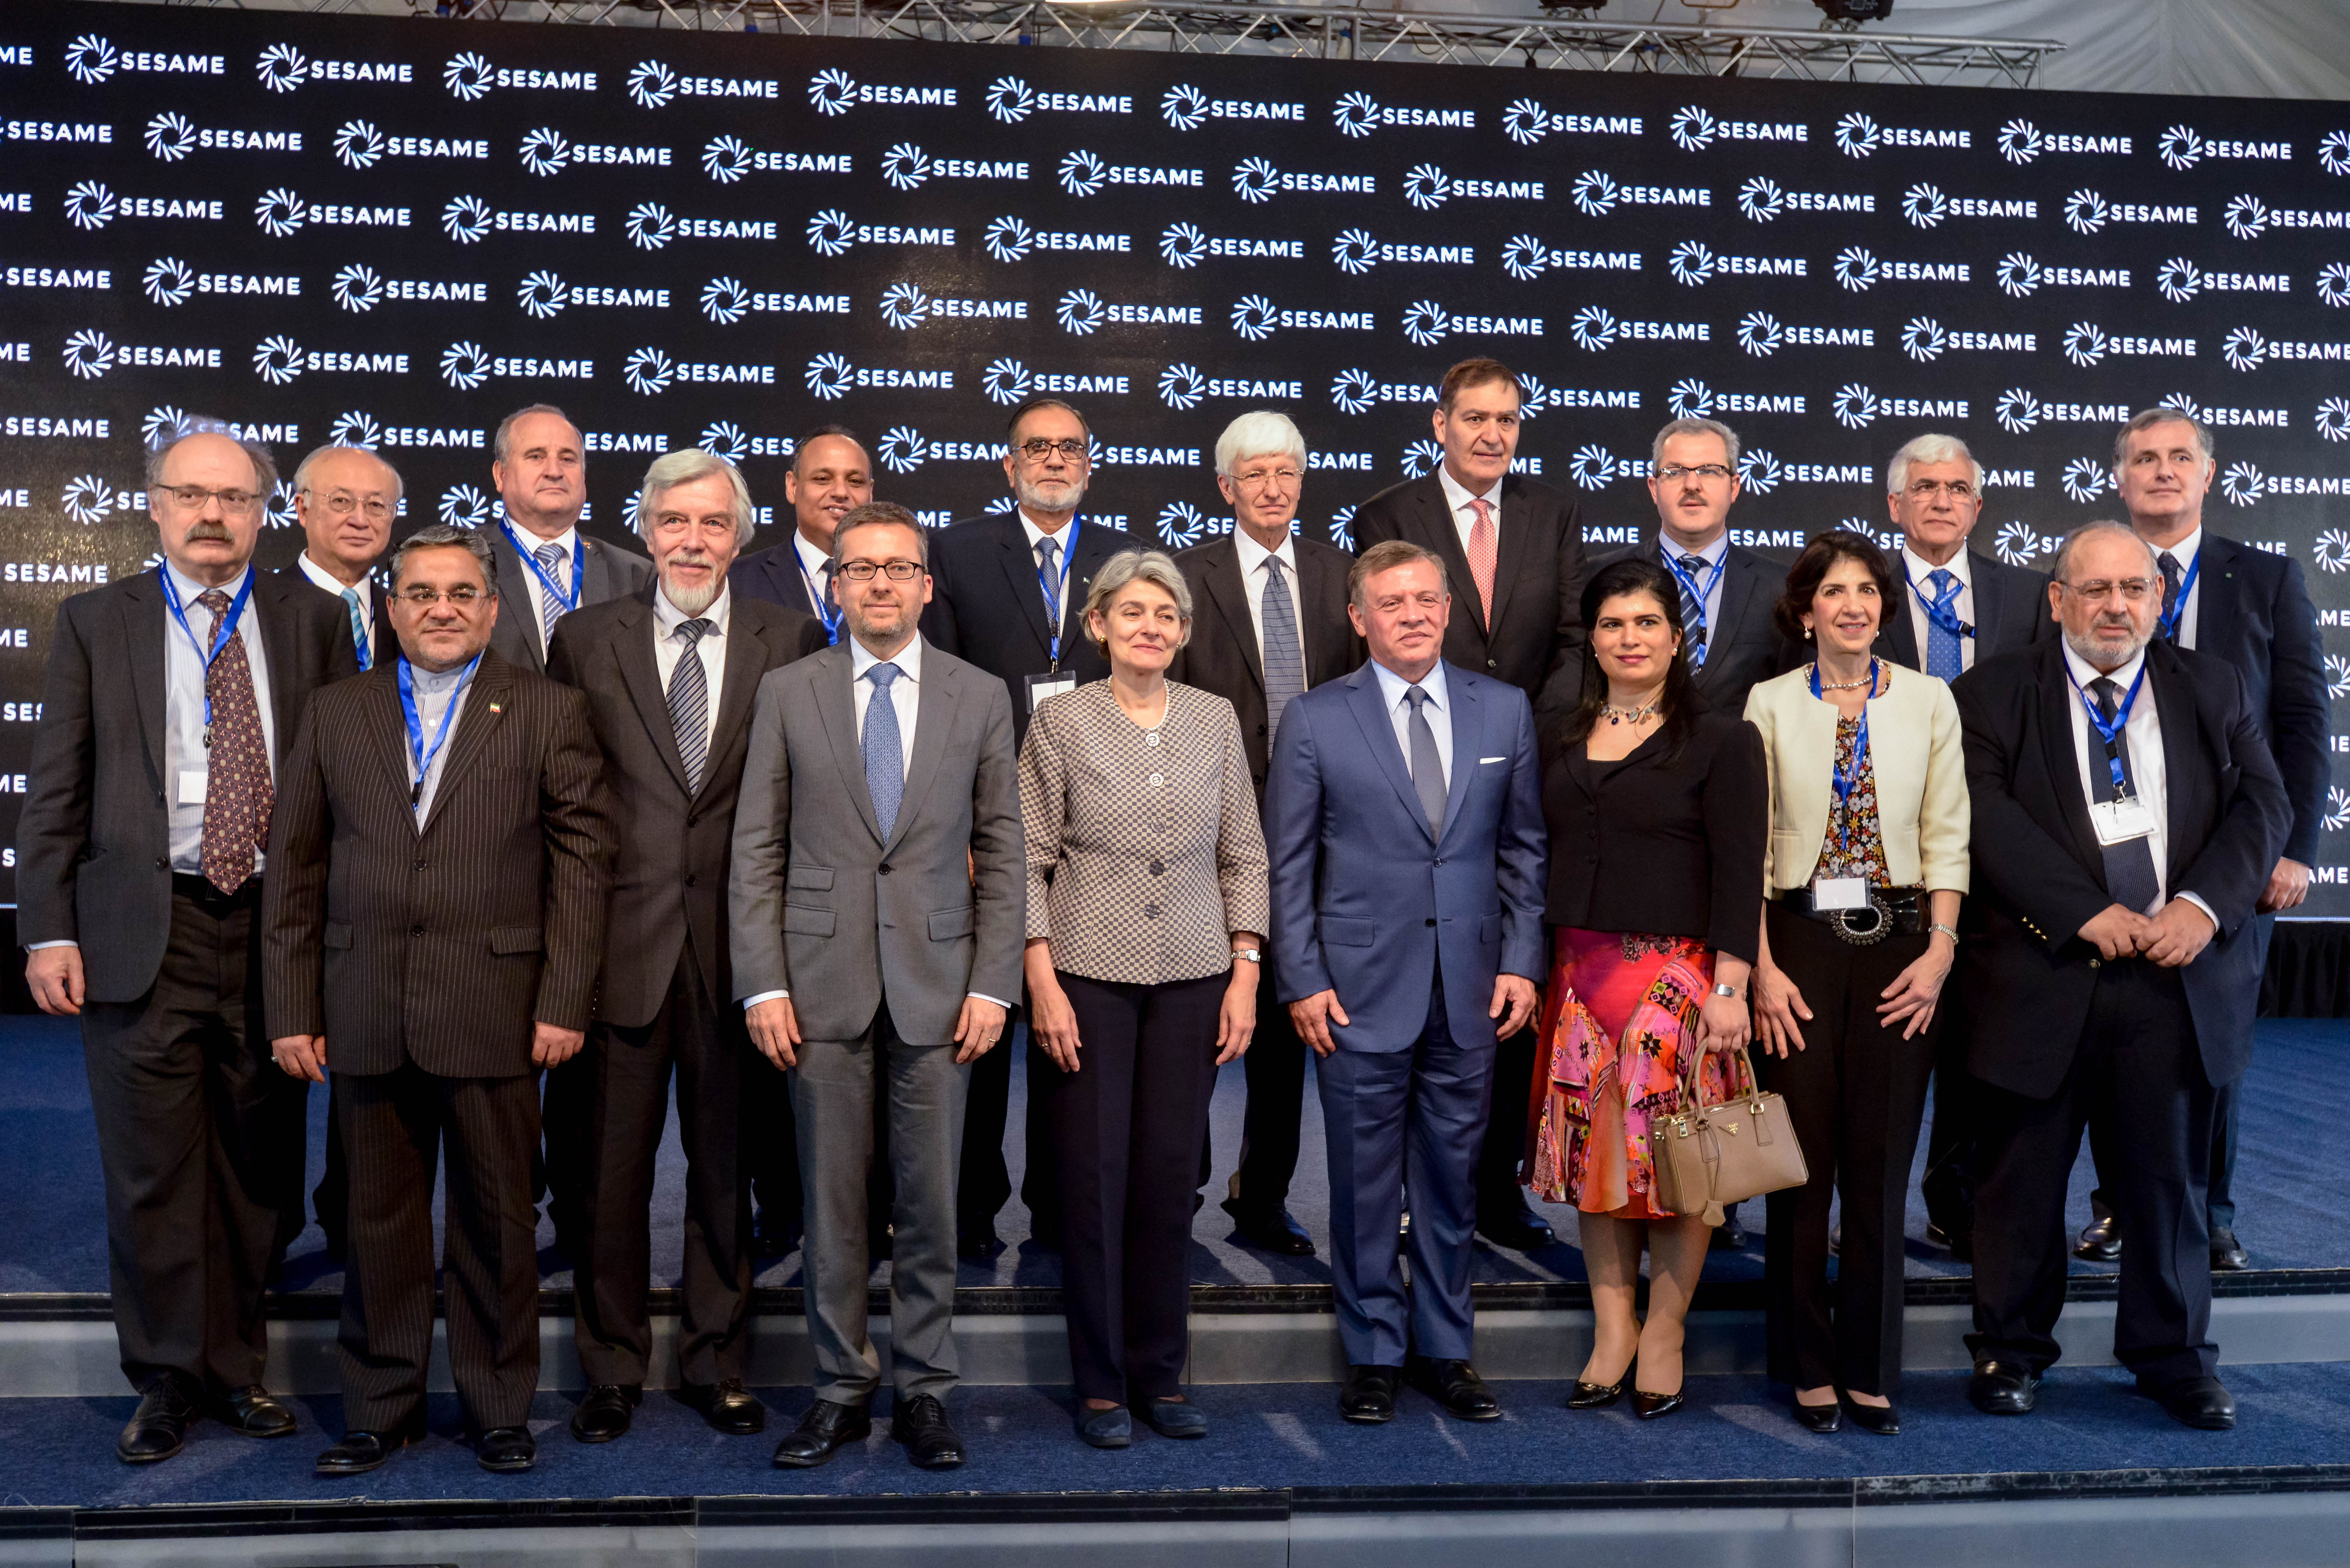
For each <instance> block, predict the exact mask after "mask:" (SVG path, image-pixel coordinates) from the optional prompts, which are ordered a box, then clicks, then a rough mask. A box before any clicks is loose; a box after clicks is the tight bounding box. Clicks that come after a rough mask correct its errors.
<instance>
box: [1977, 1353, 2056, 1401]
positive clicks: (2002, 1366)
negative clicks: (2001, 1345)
mask: <svg viewBox="0 0 2350 1568" xmlns="http://www.w3.org/2000/svg"><path fill="white" fill-rule="evenodd" d="M2039 1394H2040V1376H2039V1374H2038V1373H2035V1372H2033V1370H2032V1369H2031V1368H2030V1367H2028V1366H2024V1365H2023V1363H2022V1362H2020V1361H2001V1360H1999V1359H1997V1358H1996V1357H1994V1358H1992V1359H1991V1360H1989V1361H1978V1362H1976V1363H1975V1375H1974V1376H1972V1377H1970V1378H1968V1379H1967V1403H1968V1404H1970V1405H1972V1406H1973V1407H1975V1408H1976V1409H1978V1410H1981V1412H1982V1413H1983V1414H1984V1415H1986V1416H2029V1415H2030V1414H2032V1407H2033V1402H2034V1401H2035V1400H2036V1399H2037V1398H2038V1397H2039Z"/></svg>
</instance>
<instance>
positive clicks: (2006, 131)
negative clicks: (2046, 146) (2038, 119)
mask: <svg viewBox="0 0 2350 1568" xmlns="http://www.w3.org/2000/svg"><path fill="white" fill-rule="evenodd" d="M2040 147H2041V139H2040V128H2039V127H2038V126H2036V125H2034V124H2033V123H2032V122H2031V121H2030V120H2028V119H2011V120H2009V121H2008V122H2007V123H2006V124H2005V125H2002V126H2001V127H2000V128H1999V155H2000V156H2001V157H2002V158H2004V159H2006V160H2007V161H2009V162H2010V163H2019V164H2021V163H2029V162H2031V161H2033V159H2035V158H2037V157H2039V156H2040Z"/></svg>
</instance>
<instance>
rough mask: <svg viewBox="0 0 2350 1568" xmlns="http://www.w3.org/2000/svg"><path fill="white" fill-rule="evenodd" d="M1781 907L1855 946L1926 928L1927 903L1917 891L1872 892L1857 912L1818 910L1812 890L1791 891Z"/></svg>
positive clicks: (1913, 889) (1889, 890)
mask: <svg viewBox="0 0 2350 1568" xmlns="http://www.w3.org/2000/svg"><path fill="white" fill-rule="evenodd" d="M1779 907H1780V908H1781V909H1785V910H1786V911H1787V912H1788V913H1789V914H1791V915H1801V916H1803V917H1804V918H1805V919H1813V920H1817V921H1819V922H1820V923H1821V924H1822V925H1825V926H1826V927H1828V928H1829V929H1832V930H1834V931H1835V934H1836V935H1837V936H1839V937H1842V938H1843V939H1844V940H1846V941H1848V942H1850V943H1852V944H1853V945H1854V946H1855V947H1866V946H1868V945H1869V944H1870V943H1871V942H1881V941H1883V940H1885V939H1886V938H1887V937H1895V936H1900V937H1908V936H1915V935H1917V934H1918V932H1919V931H1922V930H1924V929H1926V900H1925V897H1924V893H1923V890H1922V889H1920V888H1878V887H1871V888H1869V889H1868V902H1867V903H1866V904H1865V905H1863V906H1862V907H1861V908H1859V909H1814V908H1813V907H1812V890H1811V888H1808V887H1804V888H1789V889H1788V890H1787V891H1786V893H1785V894H1784V895H1783V897H1782V898H1780V900H1779Z"/></svg>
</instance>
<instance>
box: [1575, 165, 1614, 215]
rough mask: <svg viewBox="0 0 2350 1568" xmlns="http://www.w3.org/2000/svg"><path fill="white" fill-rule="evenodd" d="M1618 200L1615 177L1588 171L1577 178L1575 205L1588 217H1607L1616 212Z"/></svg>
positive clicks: (1592, 170)
mask: <svg viewBox="0 0 2350 1568" xmlns="http://www.w3.org/2000/svg"><path fill="white" fill-rule="evenodd" d="M1616 202H1617V187H1616V181H1615V179H1614V177H1613V176H1611V175H1607V174H1603V173H1601V172H1600V171H1598V170H1596V169H1586V170H1585V171H1583V172H1582V173H1580V174H1578V175H1576V176H1575V207H1576V209H1577V210H1578V211H1580V212H1581V213H1583V214H1584V215H1585V216H1586V217H1591V218H1604V217H1606V216H1607V214H1608V213H1612V212H1614V211H1615V210H1616Z"/></svg>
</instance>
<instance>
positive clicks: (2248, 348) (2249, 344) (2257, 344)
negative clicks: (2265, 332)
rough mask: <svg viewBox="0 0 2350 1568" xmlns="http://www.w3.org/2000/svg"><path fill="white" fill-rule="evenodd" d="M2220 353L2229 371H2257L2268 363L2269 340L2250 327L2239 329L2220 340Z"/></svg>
mask: <svg viewBox="0 0 2350 1568" xmlns="http://www.w3.org/2000/svg"><path fill="white" fill-rule="evenodd" d="M2220 354H2221V355H2222V356H2223V357H2224V358H2226V359H2227V361H2228V369H2230V370H2257V369H2260V368H2261V367H2262V365H2264V364H2266V363H2267V362H2268V357H2269V340H2268V339H2267V338H2265V337H2262V336H2261V335H2260V333H2259V332H2258V331H2257V330H2255V329H2254V328H2252V327H2237V328H2236V329H2235V330H2234V331H2233V332H2230V333H2229V334H2228V336H2227V337H2224V338H2222V339H2221V340H2220Z"/></svg>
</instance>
